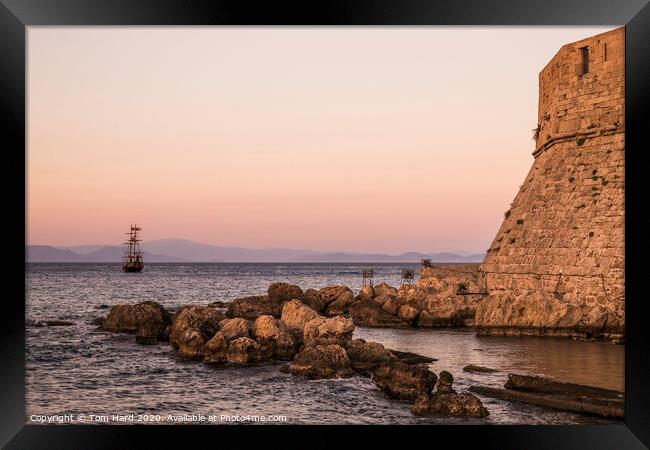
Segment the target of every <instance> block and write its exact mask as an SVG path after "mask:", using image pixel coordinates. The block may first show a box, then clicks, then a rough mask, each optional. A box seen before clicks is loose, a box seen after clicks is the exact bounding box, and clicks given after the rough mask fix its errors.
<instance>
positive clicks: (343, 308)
mask: <svg viewBox="0 0 650 450" xmlns="http://www.w3.org/2000/svg"><path fill="white" fill-rule="evenodd" d="M319 293H320V298H321V300H322V301H323V303H325V305H326V306H325V314H326V315H328V316H336V315H341V314H347V312H348V306H350V305H351V304H352V303H353V302H354V294H353V293H352V291H351V290H350V288H348V287H346V286H328V287H325V288H322V289H321V290H320V291H319Z"/></svg>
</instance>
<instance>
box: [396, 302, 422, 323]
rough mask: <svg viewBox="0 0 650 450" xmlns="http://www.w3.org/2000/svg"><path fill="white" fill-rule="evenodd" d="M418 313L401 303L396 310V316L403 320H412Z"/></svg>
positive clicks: (416, 310)
mask: <svg viewBox="0 0 650 450" xmlns="http://www.w3.org/2000/svg"><path fill="white" fill-rule="evenodd" d="M418 314H420V311H419V310H418V309H416V308H414V307H412V306H409V305H402V306H400V307H399V309H398V310H397V317H398V318H400V319H402V320H403V321H405V322H409V323H410V322H412V321H413V320H414V319H415V318H416V317H417V316H418Z"/></svg>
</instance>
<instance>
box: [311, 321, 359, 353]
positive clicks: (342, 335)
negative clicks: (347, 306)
mask: <svg viewBox="0 0 650 450" xmlns="http://www.w3.org/2000/svg"><path fill="white" fill-rule="evenodd" d="M353 331H354V322H352V320H351V319H347V318H345V317H341V316H336V317H330V318H325V317H315V318H314V319H312V320H310V321H309V322H307V323H306V324H305V328H304V331H303V340H304V343H305V345H306V346H314V345H328V344H339V345H342V346H345V345H346V344H347V342H348V341H349V340H350V339H352V333H353Z"/></svg>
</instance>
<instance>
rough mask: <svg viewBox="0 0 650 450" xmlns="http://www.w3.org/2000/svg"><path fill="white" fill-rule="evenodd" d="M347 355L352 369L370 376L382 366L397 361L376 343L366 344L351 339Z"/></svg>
mask: <svg viewBox="0 0 650 450" xmlns="http://www.w3.org/2000/svg"><path fill="white" fill-rule="evenodd" d="M347 353H348V357H349V358H350V362H351V365H352V368H353V369H354V370H356V371H358V372H361V373H368V374H370V373H371V372H372V371H374V370H375V369H377V368H379V366H381V365H382V364H388V363H391V362H395V361H397V360H398V359H397V357H396V356H395V355H394V354H393V353H392V352H391V351H390V350H388V349H386V348H385V347H384V346H383V345H381V344H380V343H378V342H366V341H364V340H363V339H353V340H351V341H350V342H348V344H347Z"/></svg>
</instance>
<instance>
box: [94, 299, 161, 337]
mask: <svg viewBox="0 0 650 450" xmlns="http://www.w3.org/2000/svg"><path fill="white" fill-rule="evenodd" d="M170 321H171V315H170V314H169V313H168V312H167V310H165V308H163V307H162V306H161V305H160V304H158V303H156V302H151V301H147V302H142V303H137V304H135V305H115V306H113V307H112V308H111V310H110V311H109V312H108V315H107V316H106V318H105V319H103V320H102V321H101V325H100V326H101V328H102V329H103V330H106V331H113V332H118V333H136V341H137V342H139V343H141V344H150V343H153V342H156V341H159V340H165V339H166V338H167V335H166V333H165V330H166V328H167V325H169V323H170Z"/></svg>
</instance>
